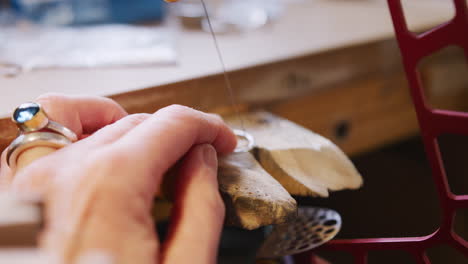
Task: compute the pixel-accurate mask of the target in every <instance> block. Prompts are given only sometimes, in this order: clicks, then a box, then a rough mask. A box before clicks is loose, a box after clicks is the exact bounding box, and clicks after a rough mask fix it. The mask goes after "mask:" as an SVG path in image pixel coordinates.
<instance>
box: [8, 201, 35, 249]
mask: <svg viewBox="0 0 468 264" xmlns="http://www.w3.org/2000/svg"><path fill="white" fill-rule="evenodd" d="M41 227H42V217H41V208H40V206H39V205H38V204H37V203H34V202H30V201H25V200H23V199H20V198H18V197H17V196H16V195H13V194H11V193H9V192H0V248H2V247H9V248H11V247H32V246H36V244H37V237H38V234H39V232H40V230H41Z"/></svg>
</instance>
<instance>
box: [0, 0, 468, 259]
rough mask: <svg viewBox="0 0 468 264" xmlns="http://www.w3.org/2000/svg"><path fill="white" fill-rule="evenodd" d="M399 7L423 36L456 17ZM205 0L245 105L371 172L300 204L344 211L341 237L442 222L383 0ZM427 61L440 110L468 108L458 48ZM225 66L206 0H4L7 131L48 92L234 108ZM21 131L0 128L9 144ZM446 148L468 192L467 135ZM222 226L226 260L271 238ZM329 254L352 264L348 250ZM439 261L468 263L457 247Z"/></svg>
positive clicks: (0, 28) (441, 253)
mask: <svg viewBox="0 0 468 264" xmlns="http://www.w3.org/2000/svg"><path fill="white" fill-rule="evenodd" d="M402 2H403V3H404V8H405V15H406V17H407V20H408V24H409V27H410V29H411V30H412V31H413V32H415V34H418V33H421V32H425V31H427V30H429V29H431V28H433V27H435V26H437V25H439V24H442V23H445V22H447V21H449V20H450V19H452V18H453V16H454V7H453V5H452V1H448V0H420V1H414V0H405V1H402ZM205 3H206V6H207V9H208V12H209V14H210V18H211V22H212V27H213V30H214V31H215V33H216V35H217V36H218V41H219V44H220V50H221V54H222V56H223V59H224V61H225V63H226V68H227V70H228V71H229V75H230V78H231V81H232V86H233V89H234V95H235V99H236V102H237V103H238V104H239V105H240V106H241V109H242V110H245V109H256V108H261V109H266V110H268V111H270V112H273V113H275V114H278V115H280V116H282V117H285V118H288V119H290V120H293V121H295V122H297V123H299V124H301V125H303V126H305V127H307V128H310V129H311V130H313V131H315V132H318V133H320V134H322V135H324V136H326V137H327V138H329V139H331V140H332V141H333V142H335V143H336V144H337V145H339V146H340V147H341V148H342V149H343V150H344V151H345V152H346V153H347V154H348V155H350V156H351V158H352V159H353V161H354V162H355V164H356V166H357V168H358V170H359V171H360V172H361V173H362V175H363V177H364V181H365V184H364V187H363V188H362V189H360V190H357V191H343V192H338V193H333V194H331V196H330V198H327V199H318V198H304V197H297V199H298V201H299V203H300V204H303V205H320V206H324V207H329V208H333V209H335V210H337V211H338V212H340V213H341V214H342V217H343V230H342V232H341V233H340V234H339V235H338V236H339V237H340V238H367V237H400V236H420V235H421V236H422V235H428V234H430V233H432V232H433V231H435V230H436V229H437V227H438V225H439V223H440V218H441V217H440V213H441V209H440V207H439V203H438V200H437V195H436V191H435V186H434V184H433V182H432V177H431V171H430V168H429V165H428V162H427V160H426V157H425V154H424V150H423V145H422V143H421V139H420V137H419V130H418V129H419V128H418V124H417V121H416V118H415V113H414V110H413V106H412V102H411V99H410V96H409V90H408V87H407V83H406V78H405V74H404V72H403V68H402V64H401V58H400V54H399V50H398V45H397V43H396V40H395V38H394V33H393V26H392V22H391V19H390V15H389V11H388V7H387V5H386V1H384V0H205ZM419 70H420V74H421V80H422V81H423V84H424V89H425V91H426V96H427V100H428V103H429V104H430V105H431V106H432V107H434V108H439V109H450V110H457V111H467V110H468V100H467V99H468V75H467V67H466V62H465V59H464V54H463V50H462V49H461V48H459V47H455V46H450V47H447V48H444V49H442V50H440V51H439V52H437V53H436V54H433V55H431V56H430V57H427V58H425V59H424V61H423V62H422V63H421V64H420V65H419ZM221 73H222V68H221V65H220V62H219V58H218V55H217V53H216V50H215V46H214V45H213V39H212V38H211V34H210V29H209V26H208V21H207V19H206V17H205V12H204V8H203V5H202V3H201V1H200V0H180V2H177V3H170V4H168V3H165V2H164V1H162V0H132V1H126V0H0V117H1V118H3V119H2V120H0V126H1V124H2V122H4V123H5V124H6V122H8V120H7V116H8V114H9V111H10V110H11V109H13V108H14V107H15V106H16V105H17V104H18V103H21V102H23V101H27V100H31V99H33V98H34V97H36V96H38V95H40V94H42V93H45V92H62V93H73V94H76V93H79V94H80V93H81V94H93V95H105V96H111V97H112V98H114V99H115V100H117V101H118V102H120V103H121V104H122V105H124V106H125V107H126V108H127V109H129V111H130V112H151V111H154V110H155V109H158V108H160V107H163V106H165V105H168V104H171V103H179V104H185V105H189V106H192V107H195V108H197V109H201V110H206V111H213V112H218V113H221V114H222V113H229V112H232V109H230V108H231V107H232V105H231V103H230V102H231V101H230V99H229V93H228V92H226V90H225V83H224V79H223V77H222V75H221ZM5 127H6V125H5ZM13 132H14V131H13V130H7V129H4V130H2V131H0V146H1V147H2V149H3V148H4V147H5V146H6V145H7V142H9V141H10V140H11V138H12V134H13ZM439 143H440V144H441V148H442V153H443V155H444V162H445V165H446V167H447V172H448V176H449V182H450V186H451V189H452V192H454V193H456V194H467V193H468V177H467V175H468V166H467V162H466V157H467V156H466V150H467V149H468V140H467V139H465V138H463V137H458V136H454V135H444V136H443V137H441V138H439ZM455 231H456V232H457V233H458V234H459V235H460V236H462V237H464V238H465V239H468V211H466V210H464V211H460V212H458V213H457V217H456V230H455ZM225 232H226V233H225V236H223V243H222V245H221V249H222V250H221V257H220V263H246V258H248V257H249V256H250V255H251V254H252V249H254V248H255V247H256V246H258V245H257V244H256V243H258V241H260V240H261V238H262V232H261V230H260V231H259V230H257V231H252V232H247V231H240V230H232V229H226V231H225ZM257 240H258V241H257ZM245 241H250V242H251V243H245ZM249 250H250V251H249ZM244 252H250V253H245V254H244ZM249 254H250V255H249ZM318 254H319V255H321V256H323V257H325V258H326V259H328V260H330V261H331V263H352V261H351V256H347V255H346V254H345V253H337V252H322V251H318ZM429 257H430V258H431V260H432V261H433V262H432V263H441V264H442V263H468V261H467V260H466V258H464V257H463V256H462V255H461V254H460V253H459V252H457V251H456V250H454V249H451V248H449V247H436V248H433V249H431V251H430V252H429ZM370 263H384V264H385V263H414V262H413V260H412V259H411V256H408V255H406V254H405V253H404V252H374V253H372V255H371V256H370Z"/></svg>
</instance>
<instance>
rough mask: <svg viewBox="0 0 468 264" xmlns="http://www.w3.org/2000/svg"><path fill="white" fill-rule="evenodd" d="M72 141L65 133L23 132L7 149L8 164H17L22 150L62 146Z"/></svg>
mask: <svg viewBox="0 0 468 264" xmlns="http://www.w3.org/2000/svg"><path fill="white" fill-rule="evenodd" d="M71 143H72V142H71V141H70V140H69V139H68V138H66V137H65V136H63V135H60V134H57V133H52V132H34V133H29V134H23V135H20V136H19V137H17V138H16V139H15V140H13V142H11V144H10V145H9V146H8V150H7V156H6V160H7V164H8V166H9V167H10V168H12V169H13V168H14V167H15V166H16V160H17V159H18V156H19V155H20V154H21V152H23V151H25V150H27V149H29V148H32V147H38V146H40V147H53V148H62V147H65V146H66V145H70V144H71Z"/></svg>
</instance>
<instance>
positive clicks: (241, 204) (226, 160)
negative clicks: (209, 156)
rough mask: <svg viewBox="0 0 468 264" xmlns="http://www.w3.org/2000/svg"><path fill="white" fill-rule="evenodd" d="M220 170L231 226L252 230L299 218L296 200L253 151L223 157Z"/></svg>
mask: <svg viewBox="0 0 468 264" xmlns="http://www.w3.org/2000/svg"><path fill="white" fill-rule="evenodd" d="M218 170H219V173H218V181H219V189H220V192H221V195H222V197H223V200H224V202H225V204H226V223H227V224H228V225H235V226H238V227H242V228H245V229H249V230H252V229H255V228H258V227H261V226H265V225H272V224H280V223H284V222H287V221H289V220H292V219H294V218H295V217H296V214H297V204H296V201H295V200H294V199H293V198H292V197H291V195H290V194H289V193H288V192H287V191H286V190H285V189H284V188H283V187H282V186H281V185H280V184H279V183H278V182H277V181H276V180H275V179H273V177H271V175H269V174H268V173H267V172H266V171H265V170H264V169H263V168H262V167H261V166H260V164H259V163H258V162H257V161H256V160H255V157H254V156H253V155H252V154H251V153H233V154H230V155H227V156H225V157H222V158H220V160H219V168H218Z"/></svg>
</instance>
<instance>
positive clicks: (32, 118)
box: [11, 102, 78, 142]
mask: <svg viewBox="0 0 468 264" xmlns="http://www.w3.org/2000/svg"><path fill="white" fill-rule="evenodd" d="M11 119H12V120H13V122H14V123H15V124H16V126H18V128H19V129H20V131H21V132H24V133H29V132H36V131H40V130H42V129H49V130H51V131H54V132H56V133H59V134H60V135H62V136H64V137H66V138H68V139H69V140H70V141H71V142H75V141H77V140H78V138H77V136H76V134H75V132H73V131H71V130H70V129H68V128H66V127H65V126H63V125H61V124H59V123H57V122H54V121H52V120H49V117H48V116H47V114H46V112H45V111H44V109H42V107H41V105H40V104H38V103H33V102H28V103H23V104H21V105H20V106H18V107H17V108H16V109H15V111H14V112H13V115H12V117H11Z"/></svg>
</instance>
